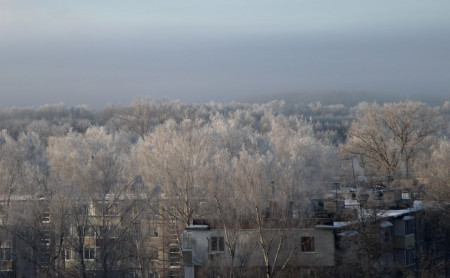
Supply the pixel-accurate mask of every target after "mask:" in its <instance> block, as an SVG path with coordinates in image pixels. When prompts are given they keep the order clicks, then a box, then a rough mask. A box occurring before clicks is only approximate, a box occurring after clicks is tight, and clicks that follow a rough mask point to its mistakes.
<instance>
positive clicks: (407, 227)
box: [405, 219, 414, 235]
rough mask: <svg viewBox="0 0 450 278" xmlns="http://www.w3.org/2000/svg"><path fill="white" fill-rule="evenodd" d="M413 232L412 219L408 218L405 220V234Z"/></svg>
mask: <svg viewBox="0 0 450 278" xmlns="http://www.w3.org/2000/svg"><path fill="white" fill-rule="evenodd" d="M412 234H414V220H413V219H409V220H406V221H405V235H412Z"/></svg>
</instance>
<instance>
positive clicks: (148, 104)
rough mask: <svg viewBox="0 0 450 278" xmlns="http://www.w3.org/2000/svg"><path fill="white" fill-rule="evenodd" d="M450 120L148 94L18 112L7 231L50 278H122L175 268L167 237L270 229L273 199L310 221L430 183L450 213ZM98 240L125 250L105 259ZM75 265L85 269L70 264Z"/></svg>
mask: <svg viewBox="0 0 450 278" xmlns="http://www.w3.org/2000/svg"><path fill="white" fill-rule="evenodd" d="M449 123H450V102H448V101H447V102H445V103H443V104H442V105H441V106H437V107H431V106H428V105H426V104H424V103H420V102H396V103H386V104H382V105H379V104H376V103H367V102H362V103H359V104H358V105H357V106H354V107H345V106H344V105H341V104H335V105H322V104H321V103H320V102H315V103H310V104H291V103H285V102H283V101H272V102H269V103H265V104H244V103H230V104H216V103H209V104H204V105H197V104H183V103H180V102H178V101H171V100H167V99H156V100H153V99H151V98H148V97H141V98H138V99H136V100H135V101H134V102H133V103H132V104H131V105H130V106H105V107H104V108H102V109H99V110H94V109H91V108H90V107H88V106H77V107H66V106H65V105H64V104H54V105H45V106H41V107H39V108H37V109H31V108H7V109H3V110H0V130H1V134H0V173H1V174H0V190H1V192H0V193H1V200H0V201H1V213H2V226H1V230H0V232H1V233H2V234H5V235H6V234H8V236H9V237H10V238H12V241H13V242H15V243H14V245H15V247H14V248H15V249H14V256H19V255H20V256H28V259H27V263H30V264H33V265H35V266H36V269H38V270H37V271H38V272H39V273H40V275H48V276H57V275H60V276H65V275H66V276H74V277H78V276H79V277H86V276H88V275H89V270H91V269H93V268H95V269H96V270H97V271H98V273H100V274H101V275H103V276H104V277H108V273H111V271H113V270H117V269H120V268H130V267H131V266H132V268H133V269H136V270H137V271H138V272H139V273H140V275H141V276H142V277H149V275H150V274H149V273H156V272H158V271H159V270H158V268H160V264H162V265H164V262H168V261H170V260H172V259H173V257H171V256H174V255H171V254H169V253H168V254H165V255H164V252H165V251H164V250H162V249H163V247H162V244H163V243H162V242H161V241H160V240H161V239H159V238H161V235H163V234H164V233H166V231H167V230H169V231H173V232H174V234H175V235H178V236H179V235H180V234H181V232H182V231H183V229H184V227H186V226H188V225H191V224H192V223H193V220H194V218H208V219H213V218H215V219H226V220H228V221H231V220H234V221H239V220H242V219H247V221H250V222H252V221H253V222H254V223H256V224H255V225H256V226H258V225H259V223H260V222H261V221H262V219H263V217H264V214H265V213H266V212H265V211H264V210H265V208H266V207H268V205H267V204H268V203H269V202H270V200H277V206H279V207H280V208H281V211H286V215H285V217H286V218H288V217H289V213H291V214H292V211H293V206H294V208H295V209H294V210H295V211H296V213H298V212H304V213H306V214H307V213H308V210H309V209H310V202H309V200H310V199H313V198H319V197H320V196H322V195H323V194H324V193H325V192H327V191H329V190H332V189H333V187H334V186H335V184H336V183H339V184H345V185H347V186H349V187H364V186H367V187H370V186H372V185H374V184H376V183H379V182H380V181H384V180H386V179H388V180H390V181H392V182H391V184H394V185H395V182H396V181H401V180H404V179H414V180H420V181H421V182H423V183H424V184H425V186H424V187H423V188H421V191H420V195H418V197H417V198H420V199H421V200H427V201H429V202H430V203H431V202H438V204H439V208H440V209H442V210H444V211H447V210H448V203H447V200H448V199H449V197H450V187H449V180H450V172H449V169H450V139H449V135H450V124H449ZM387 177H389V178H387ZM25 200H29V201H27V202H26V201H25ZM92 200H95V202H94V205H92V204H93V202H92ZM89 206H95V208H94V209H95V217H96V218H95V223H93V222H92V221H93V220H92V217H89V216H92V214H93V211H94V209H93V208H89ZM43 215H44V216H43ZM43 217H44V218H45V219H46V217H49V219H48V221H45V225H44V224H42V223H43V221H42V219H43ZM50 219H51V220H50ZM87 235H92V236H97V237H99V236H100V235H101V237H102V238H103V239H105V238H113V239H114V240H103V241H101V242H100V243H98V244H97V246H96V250H95V251H92V250H89V249H88V248H87V246H88V245H89V244H88V242H86V240H85V239H86V237H87ZM37 238H39V239H40V240H36V239H37ZM174 240H175V241H176V242H178V243H179V244H181V243H180V240H179V238H175V239H174ZM43 243H45V244H43ZM19 247H20V248H19ZM30 250H33V255H30V252H31V251H30ZM86 250H88V251H86ZM261 250H262V252H264V251H265V250H264V248H262V249H261ZM91 251H92V252H95V254H90V253H89V252H91ZM86 252H87V253H86ZM22 253H23V254H22ZM172 253H174V252H172ZM27 254H28V255H27ZM36 254H38V255H36ZM178 255H179V256H181V254H178ZM67 256H70V257H71V258H73V260H74V261H76V264H74V265H75V266H74V267H72V268H68V267H66V266H65V265H64V264H63V263H62V261H63V259H64V258H67ZM264 257H269V255H268V254H267V256H264ZM93 260H94V261H93ZM265 262H266V264H267V265H270V260H269V259H267V260H266V261H265ZM92 264H95V267H94V266H93V265H92ZM15 267H19V265H17V266H15ZM24 267H25V266H24ZM268 267H269V266H268ZM100 274H99V275H100Z"/></svg>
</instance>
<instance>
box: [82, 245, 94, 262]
mask: <svg viewBox="0 0 450 278" xmlns="http://www.w3.org/2000/svg"><path fill="white" fill-rule="evenodd" d="M84 259H85V260H93V259H95V248H89V247H87V248H84Z"/></svg>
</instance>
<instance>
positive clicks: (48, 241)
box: [41, 232, 51, 246]
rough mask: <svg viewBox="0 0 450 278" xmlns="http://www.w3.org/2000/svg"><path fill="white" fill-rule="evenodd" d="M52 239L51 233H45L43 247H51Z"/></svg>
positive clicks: (42, 238) (42, 241) (42, 239)
mask: <svg viewBox="0 0 450 278" xmlns="http://www.w3.org/2000/svg"><path fill="white" fill-rule="evenodd" d="M50 239H51V236H50V233H49V232H44V233H43V234H42V237H41V243H42V245H45V246H50Z"/></svg>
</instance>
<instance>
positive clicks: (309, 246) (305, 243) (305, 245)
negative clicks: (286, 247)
mask: <svg viewBox="0 0 450 278" xmlns="http://www.w3.org/2000/svg"><path fill="white" fill-rule="evenodd" d="M314 250H315V249H314V237H309V236H302V252H314Z"/></svg>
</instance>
